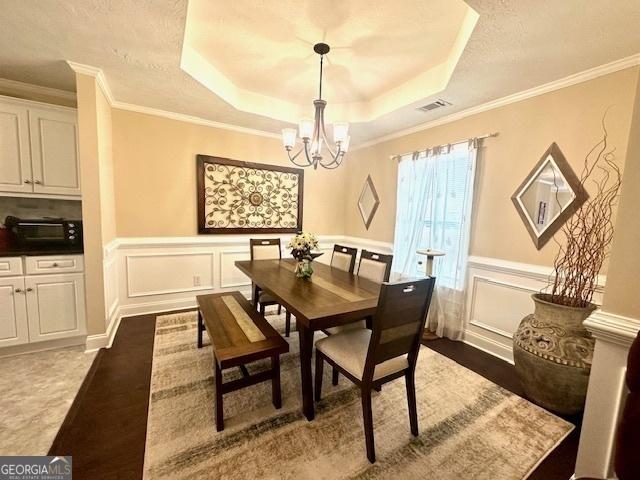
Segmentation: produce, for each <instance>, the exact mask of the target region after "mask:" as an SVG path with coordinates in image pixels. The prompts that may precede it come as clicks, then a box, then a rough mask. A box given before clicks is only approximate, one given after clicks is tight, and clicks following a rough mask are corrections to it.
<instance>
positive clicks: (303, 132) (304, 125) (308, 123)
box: [298, 118, 313, 138]
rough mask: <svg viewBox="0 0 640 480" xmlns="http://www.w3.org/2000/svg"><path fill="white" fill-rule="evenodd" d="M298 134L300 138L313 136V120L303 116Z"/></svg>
mask: <svg viewBox="0 0 640 480" xmlns="http://www.w3.org/2000/svg"><path fill="white" fill-rule="evenodd" d="M298 132H299V133H298V135H299V137H300V138H311V136H312V135H313V120H311V119H310V118H303V119H302V120H300V123H299V124H298Z"/></svg>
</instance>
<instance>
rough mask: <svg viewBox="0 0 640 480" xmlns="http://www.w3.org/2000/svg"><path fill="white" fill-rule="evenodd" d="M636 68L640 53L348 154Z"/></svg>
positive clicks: (363, 145) (367, 144) (390, 136)
mask: <svg viewBox="0 0 640 480" xmlns="http://www.w3.org/2000/svg"><path fill="white" fill-rule="evenodd" d="M638 65H640V53H638V54H636V55H631V56H630V57H625V58H622V59H620V60H615V61H613V62H610V63H606V64H604V65H600V66H598V67H594V68H590V69H588V70H584V71H582V72H578V73H575V74H573V75H569V76H568V77H564V78H560V79H558V80H554V81H553V82H549V83H545V84H543V85H539V86H537V87H533V88H530V89H528V90H523V91H521V92H518V93H514V94H511V95H507V96H506V97H502V98H498V99H497V100H492V101H490V102H487V103H483V104H481V105H477V106H475V107H471V108H467V109H465V110H461V111H459V112H456V113H452V114H451V115H445V116H444V117H441V118H438V119H436V120H432V121H430V122H426V123H421V124H420V125H416V126H415V127H410V128H407V129H404V130H399V131H397V132H394V133H390V134H388V135H383V136H382V137H378V138H375V139H373V140H370V141H368V142H364V143H361V144H360V145H358V146H356V147H354V148H352V149H351V151H355V150H360V149H362V148H366V147H370V146H373V145H377V144H379V143H383V142H386V141H389V140H393V139H395V138H400V137H404V136H406V135H411V134H412V133H417V132H422V131H424V130H428V129H430V128H433V127H437V126H440V125H445V124H447V123H451V122H455V121H456V120H461V119H463V118H466V117H470V116H471V115H476V114H478V113H482V112H486V111H488V110H493V109H494V108H499V107H504V106H505V105H509V104H511V103H516V102H520V101H522V100H526V99H528V98H532V97H537V96H538V95H544V94H545V93H549V92H553V91H555V90H560V89H562V88H565V87H570V86H572V85H576V84H579V83H584V82H587V81H589V80H593V79H594V78H598V77H601V76H603V75H608V74H610V73H615V72H618V71H620V70H624V69H626V68H631V67H635V66H638Z"/></svg>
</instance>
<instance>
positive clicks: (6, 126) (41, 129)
mask: <svg viewBox="0 0 640 480" xmlns="http://www.w3.org/2000/svg"><path fill="white" fill-rule="evenodd" d="M79 160H80V158H79V155H78V120H77V114H76V111H75V110H74V109H71V108H68V107H59V106H56V105H47V104H44V103H37V102H30V101H26V100H20V99H14V98H10V97H0V194H2V195H5V196H6V195H8V194H11V193H17V194H19V195H20V196H26V195H29V194H32V195H33V196H34V197H38V196H42V197H48V198H55V197H56V196H57V195H64V196H65V198H68V197H79V196H80V161H79Z"/></svg>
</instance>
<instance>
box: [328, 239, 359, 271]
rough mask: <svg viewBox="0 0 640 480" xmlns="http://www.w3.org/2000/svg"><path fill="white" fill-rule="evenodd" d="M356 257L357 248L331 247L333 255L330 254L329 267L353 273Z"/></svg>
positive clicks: (336, 245)
mask: <svg viewBox="0 0 640 480" xmlns="http://www.w3.org/2000/svg"><path fill="white" fill-rule="evenodd" d="M357 255H358V249H357V248H351V247H345V246H343V245H338V244H335V245H334V246H333V253H332V254H331V264H330V265H331V267H333V268H337V269H339V270H344V271H345V272H349V273H353V269H354V268H355V266H356V256H357Z"/></svg>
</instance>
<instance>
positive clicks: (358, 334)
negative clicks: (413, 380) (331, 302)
mask: <svg viewBox="0 0 640 480" xmlns="http://www.w3.org/2000/svg"><path fill="white" fill-rule="evenodd" d="M370 340H371V330H369V329H367V328H358V329H353V330H351V331H347V332H342V333H339V334H336V335H331V336H330V337H326V338H323V339H321V340H318V341H317V342H316V348H317V349H318V350H320V351H321V352H322V353H323V354H324V356H325V357H327V358H329V359H330V360H333V361H334V362H335V363H337V364H338V365H340V366H341V367H342V368H344V369H345V370H346V371H347V372H349V373H350V374H351V375H353V376H354V377H356V378H357V379H358V380H362V374H363V373H364V365H365V362H366V360H367V351H368V350H369V342H370ZM408 366H409V361H408V360H407V355H406V354H405V355H400V356H399V357H395V358H392V359H389V360H387V361H384V362H382V363H379V364H378V365H376V367H375V370H374V373H373V380H374V381H375V380H378V379H380V378H383V377H387V376H389V375H392V374H394V373H396V372H400V371H402V370H405V369H406V368H407V367H408Z"/></svg>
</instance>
